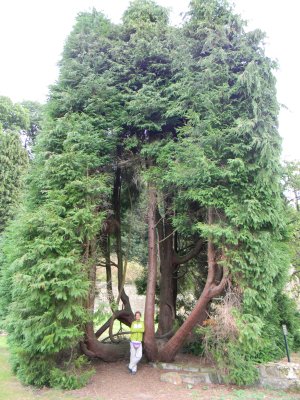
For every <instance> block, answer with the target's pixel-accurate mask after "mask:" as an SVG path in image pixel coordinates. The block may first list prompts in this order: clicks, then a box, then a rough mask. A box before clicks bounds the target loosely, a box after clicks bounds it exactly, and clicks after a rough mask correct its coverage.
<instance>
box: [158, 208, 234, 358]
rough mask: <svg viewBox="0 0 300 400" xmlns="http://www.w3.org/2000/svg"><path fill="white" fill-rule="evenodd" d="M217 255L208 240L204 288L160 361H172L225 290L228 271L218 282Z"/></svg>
mask: <svg viewBox="0 0 300 400" xmlns="http://www.w3.org/2000/svg"><path fill="white" fill-rule="evenodd" d="M208 223H209V224H212V223H213V216H212V210H211V209H209V210H208ZM216 258H217V256H216V251H215V247H214V245H213V242H212V239H211V238H210V239H209V240H208V244H207V261H208V274H207V280H206V284H205V287H204V290H203V292H202V294H201V296H200V298H199V300H198V302H197V304H196V306H195V308H194V309H193V311H192V312H191V314H190V315H189V317H188V318H187V319H186V320H185V322H184V323H183V324H182V326H181V327H180V328H179V329H178V331H177V332H176V334H175V335H174V336H173V337H172V338H171V339H170V340H169V341H168V342H167V343H166V345H165V346H164V347H163V349H162V350H161V351H160V352H159V355H158V358H159V360H160V361H166V362H168V361H172V360H174V357H175V355H176V354H177V353H178V351H179V350H180V348H181V347H182V345H183V343H184V341H185V340H186V338H187V337H188V335H189V334H190V333H191V332H192V330H193V328H194V327H195V326H196V324H199V323H201V322H203V320H204V319H205V310H206V308H207V305H208V303H209V302H210V300H211V299H212V298H213V297H215V296H218V295H220V294H221V293H222V291H223V290H224V288H225V286H226V283H227V271H226V270H224V268H223V276H222V279H221V281H220V282H219V283H217V278H218V277H217V273H218V271H219V268H220V267H218V265H217V259H216Z"/></svg>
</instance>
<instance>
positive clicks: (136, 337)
mask: <svg viewBox="0 0 300 400" xmlns="http://www.w3.org/2000/svg"><path fill="white" fill-rule="evenodd" d="M141 316H142V315H141V313H140V311H136V313H135V314H134V317H135V320H134V321H133V323H132V324H131V327H130V331H131V335H130V363H129V365H128V369H129V372H130V374H132V375H135V374H136V371H137V364H138V362H139V361H140V359H141V358H142V354H143V346H142V341H143V333H144V331H145V327H144V322H143V321H141Z"/></svg>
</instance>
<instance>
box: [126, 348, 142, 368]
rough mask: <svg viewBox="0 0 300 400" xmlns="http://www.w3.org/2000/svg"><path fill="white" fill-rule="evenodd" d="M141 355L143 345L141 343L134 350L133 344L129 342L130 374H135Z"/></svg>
mask: <svg viewBox="0 0 300 400" xmlns="http://www.w3.org/2000/svg"><path fill="white" fill-rule="evenodd" d="M142 355H143V345H142V343H141V344H140V345H139V347H138V348H137V349H135V348H134V346H133V343H131V342H130V363H129V368H130V369H131V371H132V372H136V370H137V364H138V362H139V361H140V359H141V358H142Z"/></svg>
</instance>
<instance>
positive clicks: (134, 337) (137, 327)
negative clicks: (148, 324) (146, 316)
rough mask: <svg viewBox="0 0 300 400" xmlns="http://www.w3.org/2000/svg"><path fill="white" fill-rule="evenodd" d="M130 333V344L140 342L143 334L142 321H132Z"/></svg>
mask: <svg viewBox="0 0 300 400" xmlns="http://www.w3.org/2000/svg"><path fill="white" fill-rule="evenodd" d="M130 331H131V335H130V340H131V341H132V342H142V341H143V333H144V332H145V327H144V321H133V323H132V324H131V327H130Z"/></svg>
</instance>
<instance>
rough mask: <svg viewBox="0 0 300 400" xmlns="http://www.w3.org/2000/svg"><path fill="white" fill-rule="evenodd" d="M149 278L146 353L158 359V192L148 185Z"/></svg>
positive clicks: (146, 311)
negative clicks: (156, 336) (156, 226)
mask: <svg viewBox="0 0 300 400" xmlns="http://www.w3.org/2000/svg"><path fill="white" fill-rule="evenodd" d="M148 199H149V200H148V279H147V293H146V304H145V334H144V345H145V353H146V356H147V358H148V359H149V360H150V361H155V360H156V359H157V354H158V349H157V345H156V342H155V332H154V313H155V287H156V275H157V254H156V232H155V225H156V224H155V213H156V192H155V188H154V187H153V186H152V185H151V184H149V185H148Z"/></svg>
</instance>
